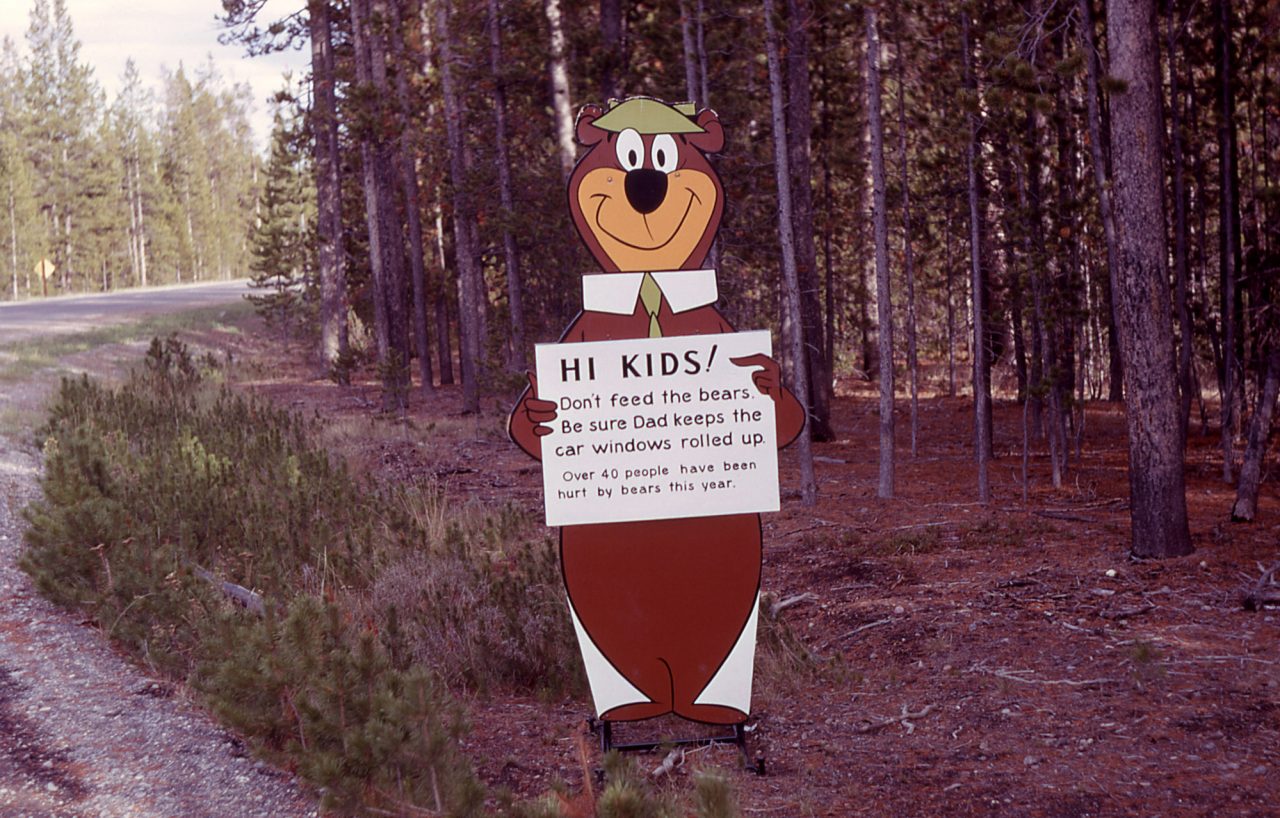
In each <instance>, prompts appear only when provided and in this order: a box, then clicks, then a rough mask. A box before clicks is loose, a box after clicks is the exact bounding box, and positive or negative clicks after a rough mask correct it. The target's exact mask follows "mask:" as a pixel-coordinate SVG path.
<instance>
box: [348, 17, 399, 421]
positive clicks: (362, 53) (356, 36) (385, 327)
mask: <svg viewBox="0 0 1280 818" xmlns="http://www.w3.org/2000/svg"><path fill="white" fill-rule="evenodd" d="M368 3H369V0H351V6H350V9H351V33H352V40H353V42H352V45H353V48H354V52H355V55H354V56H355V67H356V82H357V83H359V84H360V85H361V86H363V87H365V88H371V87H372V85H373V79H372V68H371V66H370V63H371V59H370V54H369V43H368V28H367V26H368V14H369V7H368ZM375 96H376V95H374V94H369V97H370V98H373V97H375ZM370 119H374V120H376V119H377V118H376V117H370ZM357 138H358V140H359V143H360V166H361V182H362V187H363V189H364V209H365V224H366V226H367V230H368V234H369V267H370V273H371V277H372V281H373V317H374V338H375V340H376V342H377V349H378V363H379V365H381V366H382V369H383V379H382V380H383V398H382V399H383V409H384V410H389V409H392V408H394V403H395V395H396V393H397V392H398V391H399V390H398V379H396V378H395V377H394V372H393V370H392V368H391V367H389V366H388V365H387V364H388V362H389V360H390V358H391V353H392V349H393V344H392V337H391V323H390V315H389V313H388V309H387V300H388V299H387V290H388V286H387V284H388V279H389V274H388V271H387V269H386V259H387V254H386V252H385V249H384V247H383V244H384V242H385V240H386V236H385V235H384V234H383V230H382V225H383V222H384V219H383V218H382V217H381V214H380V210H381V208H382V196H381V195H380V194H381V191H380V181H381V180H380V179H379V173H378V160H377V148H376V147H375V145H374V141H375V139H376V134H374V133H373V132H372V129H371V128H369V127H366V128H361V129H360V132H359V135H358V137H357Z"/></svg>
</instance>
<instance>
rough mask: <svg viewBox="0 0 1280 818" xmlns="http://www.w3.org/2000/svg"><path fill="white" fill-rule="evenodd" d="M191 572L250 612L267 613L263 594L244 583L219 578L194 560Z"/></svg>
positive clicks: (264, 614)
mask: <svg viewBox="0 0 1280 818" xmlns="http://www.w3.org/2000/svg"><path fill="white" fill-rule="evenodd" d="M191 573H193V574H195V575H196V576H197V577H199V578H200V579H202V580H204V581H205V582H207V583H209V584H210V585H212V586H213V587H215V588H217V589H218V590H219V591H221V592H222V594H223V595H224V596H226V597H227V598H228V599H230V600H231V601H232V602H235V603H236V604H237V605H240V606H241V607H242V608H244V609H245V610H247V611H249V612H250V613H253V614H257V615H258V616H266V615H267V605H266V603H265V602H263V601H262V595H261V594H258V593H256V592H254V591H250V590H249V589H248V588H246V587H244V586H243V585H236V584H235V583H234V582H227V581H226V580H223V579H218V578H217V577H215V576H214V575H213V574H211V573H209V572H208V571H206V570H205V569H203V568H201V567H200V566H199V565H196V564H195V563H194V562H193V563H191Z"/></svg>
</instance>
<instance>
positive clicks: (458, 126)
mask: <svg viewBox="0 0 1280 818" xmlns="http://www.w3.org/2000/svg"><path fill="white" fill-rule="evenodd" d="M449 16H450V10H449V2H448V0H440V1H439V2H438V3H437V5H436V30H437V32H438V36H439V40H440V92H441V96H442V97H443V98H444V118H445V126H446V127H445V130H446V137H447V140H448V145H449V150H448V152H449V175H450V178H451V180H452V184H453V247H454V256H455V257H456V259H457V262H458V330H459V332H458V335H459V336H460V338H461V350H460V359H461V364H462V407H463V411H465V412H478V411H480V382H479V376H480V366H481V364H482V362H483V355H484V338H483V337H482V333H483V327H484V320H483V319H484V309H485V304H484V290H483V282H482V281H481V280H480V276H481V271H480V265H479V259H478V257H477V255H476V251H475V247H474V245H473V244H472V233H471V229H470V224H469V222H470V219H471V208H470V202H469V201H468V196H467V178H466V177H467V168H466V158H465V156H464V154H463V151H464V145H463V133H462V126H463V122H462V117H463V110H462V101H461V100H460V99H459V97H458V92H457V87H456V83H457V79H456V78H455V76H454V73H455V71H456V70H457V63H456V59H455V57H454V53H453V51H454V42H453V39H452V36H451V34H450V30H449Z"/></svg>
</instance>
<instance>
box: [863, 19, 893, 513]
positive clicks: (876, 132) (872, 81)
mask: <svg viewBox="0 0 1280 818" xmlns="http://www.w3.org/2000/svg"><path fill="white" fill-rule="evenodd" d="M863 13H864V15H865V17H866V24H867V121H868V127H870V129H871V184H872V221H873V223H874V225H875V242H876V317H877V323H879V325H880V333H879V338H880V345H879V346H880V479H879V483H878V484H877V487H876V496H877V497H881V498H884V499H888V498H890V497H893V471H894V468H893V467H894V452H893V442H894V441H893V438H894V434H893V431H894V430H893V300H892V295H891V292H890V288H889V214H888V204H887V202H886V199H885V173H884V123H883V122H882V121H881V118H880V33H879V31H878V30H877V27H876V7H875V4H874V3H868V4H867V5H866V6H865V8H864V12H863Z"/></svg>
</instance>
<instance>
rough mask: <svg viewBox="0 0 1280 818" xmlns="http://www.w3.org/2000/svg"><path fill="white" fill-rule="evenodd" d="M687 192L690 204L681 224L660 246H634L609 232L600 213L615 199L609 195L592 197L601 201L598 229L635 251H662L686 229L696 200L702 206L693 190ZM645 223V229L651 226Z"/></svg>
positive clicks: (595, 194)
mask: <svg viewBox="0 0 1280 818" xmlns="http://www.w3.org/2000/svg"><path fill="white" fill-rule="evenodd" d="M685 190H686V191H687V192H688V193H689V202H688V204H686V205H685V208H684V213H683V214H682V215H681V216H680V222H679V224H677V225H676V226H675V229H674V230H672V231H671V235H670V236H667V238H666V240H665V241H663V242H662V243H660V244H655V245H652V246H650V247H646V246H644V245H642V244H632V243H631V242H629V241H627V240H626V239H623V238H620V237H619V236H616V235H614V234H613V233H612V232H610V231H609V228H607V227H605V226H604V225H603V224H601V223H600V211H602V210H604V203H605V202H607V201H609V200H610V199H612V198H613V197H612V196H610V195H609V194H607V193H593V194H592V195H591V198H592V199H599V200H600V204H598V205H597V206H596V215H595V222H596V227H598V228H599V229H600V232H601V233H604V234H605V235H606V236H608V237H609V238H611V239H613V240H614V241H616V242H618V243H619V244H622V245H624V246H626V247H630V248H631V249H633V250H646V251H651V250H661V249H662V248H663V247H666V246H667V245H668V244H670V243H671V242H672V240H673V239H675V237H676V236H678V235H680V228H682V227H684V223H685V220H686V219H688V218H689V213H690V212H691V211H692V210H693V203H694V201H695V200H696V201H697V202H698V204H699V205H701V204H702V198H701V197H700V196H698V194H697V193H695V192H694V191H693V189H692V188H685ZM644 222H645V227H646V228H647V227H648V226H649V220H648V219H647V218H646V219H645V220H644ZM650 235H652V234H650Z"/></svg>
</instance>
